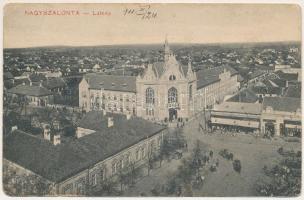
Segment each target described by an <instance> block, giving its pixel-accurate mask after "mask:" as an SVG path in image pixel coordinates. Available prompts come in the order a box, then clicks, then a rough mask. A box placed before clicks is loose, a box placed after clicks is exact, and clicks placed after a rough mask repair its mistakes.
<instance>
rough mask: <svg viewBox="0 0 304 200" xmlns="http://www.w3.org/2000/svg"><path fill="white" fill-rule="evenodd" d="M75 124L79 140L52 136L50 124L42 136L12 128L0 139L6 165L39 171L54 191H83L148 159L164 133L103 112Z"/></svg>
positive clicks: (150, 125) (159, 128)
mask: <svg viewBox="0 0 304 200" xmlns="http://www.w3.org/2000/svg"><path fill="white" fill-rule="evenodd" d="M79 124H80V125H79V127H78V131H77V132H78V133H77V135H78V138H77V139H70V140H68V139H65V140H64V138H62V136H61V135H60V134H57V133H56V134H53V136H51V132H52V131H51V127H49V126H45V129H44V133H43V137H37V136H33V135H30V134H28V133H25V132H22V131H20V130H15V131H13V132H12V133H11V134H10V135H8V136H7V137H5V140H4V142H3V145H4V148H3V149H4V150H3V157H4V159H3V165H4V166H5V169H13V170H14V171H15V172H17V173H18V174H21V175H22V174H36V175H39V176H40V177H42V178H43V179H45V180H46V181H47V182H48V183H50V184H51V194H52V195H86V194H88V192H89V191H99V190H100V189H101V187H102V185H103V184H104V183H105V182H106V181H108V180H109V179H114V180H115V179H117V178H118V175H119V172H120V171H122V170H124V169H126V168H128V167H129V166H131V165H132V166H134V167H135V168H137V167H139V166H141V165H143V164H145V163H147V161H148V158H149V156H152V155H155V154H157V153H158V150H159V148H160V146H161V144H162V141H163V138H164V136H165V135H166V134H167V129H166V127H164V126H161V125H158V124H154V123H152V122H150V121H147V120H144V119H141V118H136V117H130V116H123V115H119V114H110V113H103V112H101V111H91V112H89V113H88V114H87V115H85V116H84V118H83V119H82V120H81V121H80V123H79ZM54 126H55V125H54V124H53V128H55V127H54ZM88 130H90V131H88ZM80 132H82V133H80ZM118 140H119V141H118ZM129 169H130V168H129Z"/></svg>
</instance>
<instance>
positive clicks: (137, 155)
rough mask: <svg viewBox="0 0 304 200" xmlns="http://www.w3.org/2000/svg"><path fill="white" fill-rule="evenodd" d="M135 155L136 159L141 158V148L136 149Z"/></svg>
mask: <svg viewBox="0 0 304 200" xmlns="http://www.w3.org/2000/svg"><path fill="white" fill-rule="evenodd" d="M135 157H136V160H139V159H140V157H139V149H137V150H136V153H135Z"/></svg>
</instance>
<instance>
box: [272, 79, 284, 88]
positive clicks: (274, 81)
mask: <svg viewBox="0 0 304 200" xmlns="http://www.w3.org/2000/svg"><path fill="white" fill-rule="evenodd" d="M270 81H271V82H273V83H275V84H276V85H277V86H279V87H285V86H286V80H283V79H278V78H277V79H271V80H270Z"/></svg>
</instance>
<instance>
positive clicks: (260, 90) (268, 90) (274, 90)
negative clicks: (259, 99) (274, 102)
mask: <svg viewBox="0 0 304 200" xmlns="http://www.w3.org/2000/svg"><path fill="white" fill-rule="evenodd" d="M251 90H252V91H253V92H255V93H256V94H276V95H282V91H283V88H280V87H260V86H258V87H253V88H251Z"/></svg>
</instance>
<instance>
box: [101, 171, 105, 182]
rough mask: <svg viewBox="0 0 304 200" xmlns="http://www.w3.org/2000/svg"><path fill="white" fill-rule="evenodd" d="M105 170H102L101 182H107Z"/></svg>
mask: <svg viewBox="0 0 304 200" xmlns="http://www.w3.org/2000/svg"><path fill="white" fill-rule="evenodd" d="M105 177H106V176H105V170H104V169H101V171H100V180H102V181H103V180H105Z"/></svg>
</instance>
